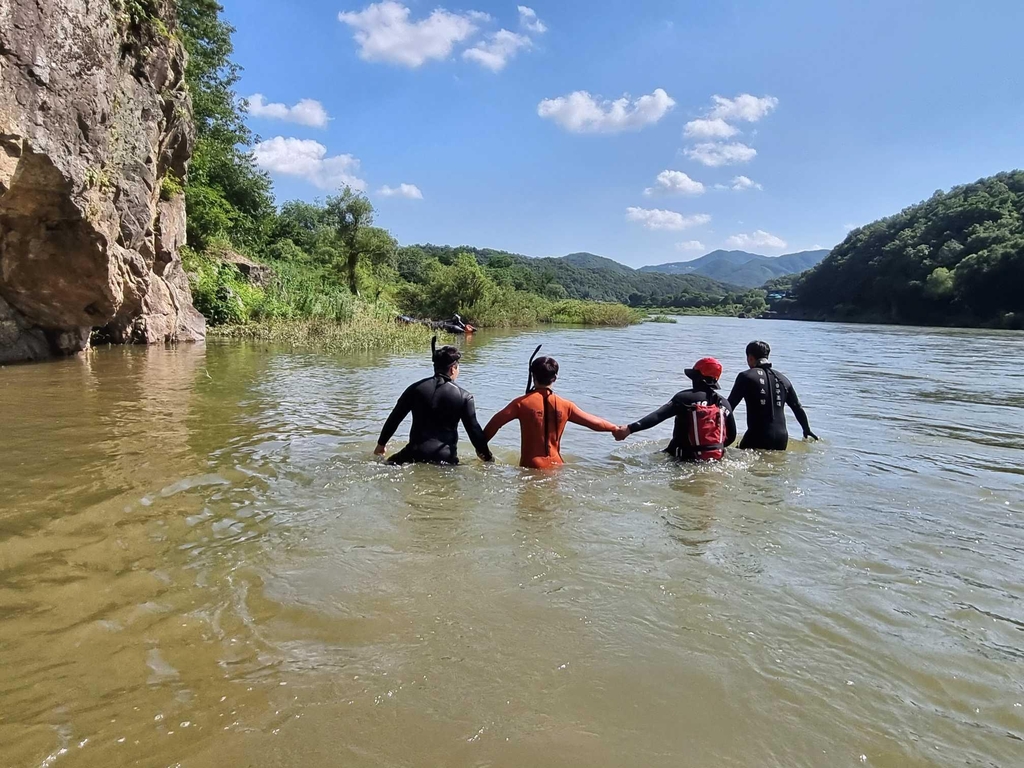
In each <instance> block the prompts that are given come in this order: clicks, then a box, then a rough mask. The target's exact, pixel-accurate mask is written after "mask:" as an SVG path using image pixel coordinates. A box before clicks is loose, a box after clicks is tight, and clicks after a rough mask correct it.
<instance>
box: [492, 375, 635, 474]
mask: <svg viewBox="0 0 1024 768" xmlns="http://www.w3.org/2000/svg"><path fill="white" fill-rule="evenodd" d="M530 373H531V374H533V381H534V382H535V383H536V386H535V387H534V388H533V389H532V390H531V391H530V392H528V393H527V394H525V395H524V396H522V397H517V398H516V399H515V400H513V401H512V402H511V403H509V404H508V405H506V406H505V407H504V408H503V409H502V410H500V411H499V412H498V413H496V414H494V417H493V418H492V419H491V420H490V422H488V424H487V426H486V427H485V428H484V439H485V440H487V441H490V440H491V439H493V438H494V436H495V435H496V434H497V433H498V430H499V429H501V428H502V427H503V426H505V425H506V424H508V423H509V422H510V421H513V420H515V419H518V420H519V430H520V434H521V440H522V447H521V450H520V457H519V466H521V467H528V468H531V469H548V468H549V467H557V466H559V465H561V464H564V463H565V462H564V461H563V460H562V456H561V454H560V453H559V451H560V449H561V442H562V433H563V432H564V431H565V425H566V424H568V423H569V422H570V421H571V422H572V423H573V424H579V425H581V426H584V427H587V428H588V429H592V430H594V431H595V432H614V431H615V430H616V429H618V427H616V425H614V424H612V423H611V422H610V421H605V420H604V419H599V418H597V417H596V416H591V415H590V414H589V413H586V412H585V411H582V410H580V409H579V408H578V407H576V404H575V403H573V402H570V401H569V400H566V399H564V398H561V397H559V396H558V395H556V394H555V393H554V392H552V391H551V385H552V384H554V383H555V381H556V380H557V379H558V363H557V362H556V361H555V360H554V359H552V358H550V357H538V358H537V359H536V360H534V361H533V362H532V363H531V364H530Z"/></svg>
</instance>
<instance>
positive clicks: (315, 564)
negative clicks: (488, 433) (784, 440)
mask: <svg viewBox="0 0 1024 768" xmlns="http://www.w3.org/2000/svg"><path fill="white" fill-rule="evenodd" d="M754 337H764V338H766V339H767V340H769V341H770V342H771V343H772V345H773V347H774V348H775V350H776V351H775V355H774V358H775V359H776V365H777V366H778V368H779V369H780V370H782V371H784V372H785V373H786V374H788V375H789V376H790V377H791V378H792V379H793V381H794V383H795V384H796V386H797V389H798V390H799V392H800V395H801V397H802V399H803V401H804V404H805V406H806V407H807V410H808V413H809V415H810V418H811V423H812V426H813V427H814V429H815V431H816V432H817V433H818V434H819V435H820V436H821V437H822V438H824V440H823V442H821V443H818V444H813V445H807V444H804V443H802V442H800V441H795V442H794V443H793V444H792V445H791V447H790V450H789V451H788V452H786V453H784V454H775V455H766V454H757V453H744V454H741V453H739V452H733V453H731V454H730V456H729V458H728V459H727V461H725V462H724V463H723V464H721V465H719V466H715V467H711V468H708V467H686V466H678V465H675V464H673V463H672V462H670V461H668V460H666V459H665V458H664V457H663V456H661V455H658V453H657V450H658V448H660V447H661V446H663V445H664V444H665V443H666V442H667V439H668V435H669V433H670V425H668V424H666V425H662V426H661V427H659V428H657V429H655V430H652V431H651V432H648V433H644V434H643V435H638V436H636V437H634V438H631V439H630V440H629V441H628V442H626V443H622V444H617V443H615V442H614V441H613V440H612V439H611V437H610V436H608V435H603V434H595V433H590V432H587V431H585V430H582V429H581V428H578V427H573V426H571V425H570V427H569V430H568V431H567V433H566V437H565V440H564V442H563V449H564V454H565V455H566V458H567V460H568V461H569V463H568V464H567V466H565V467H564V468H562V469H561V470H560V471H558V472H553V473H535V472H529V471H525V470H520V469H518V468H517V467H516V466H515V462H516V458H517V445H518V435H517V430H516V429H515V428H514V426H510V427H508V428H506V429H505V431H503V432H502V433H501V435H499V438H498V439H497V440H496V441H495V450H496V453H497V455H498V458H499V463H498V464H497V465H494V466H484V465H482V464H480V463H479V462H478V461H477V460H476V459H475V458H473V459H472V460H467V461H465V463H464V464H463V465H462V466H460V467H458V468H442V469H439V468H435V467H423V466H413V467H403V468H396V467H389V466H384V465H382V464H379V463H377V462H376V461H374V460H373V458H372V455H371V452H372V449H373V446H374V444H375V442H376V436H377V433H378V431H379V428H380V425H381V422H382V421H383V419H384V417H385V416H386V415H387V412H388V411H389V409H390V407H391V406H392V404H393V403H394V400H395V399H396V398H397V396H398V395H399V394H400V392H401V390H402V389H403V388H404V386H405V385H407V384H408V383H410V382H412V381H413V380H415V379H416V378H419V377H421V376H424V375H426V374H427V372H428V368H429V359H428V356H427V355H426V354H425V353H422V354H412V355H397V356H396V355H371V356H361V357H343V356H332V355H323V354H311V353H303V352H294V351H289V350H285V349H275V348H268V347H265V346H259V345H241V344H233V345H227V344H213V343H211V344H210V345H208V346H206V347H205V348H202V347H179V348H177V349H173V350H164V349H143V348H130V349H129V348H116V349H104V350H98V351H96V352H94V353H92V354H91V355H90V356H89V357H88V358H86V359H84V360H65V361H59V362H54V363H49V364H44V365H34V366H13V367H8V368H3V369H0V766H4V767H6V766H61V765H68V766H97V767H99V766H103V767H104V768H109V767H110V766H121V765H139V766H185V767H191V766H197V767H198V766H217V767H218V768H220V767H223V766H255V767H261V766H346V767H349V766H403V767H404V766H409V767H412V766H453V767H461V766H522V767H524V768H525V767H527V766H588V767H601V766H608V767H609V768H610V767H611V766H616V767H618V766H637V767H641V766H642V767H645V768H646V767H660V766H665V767H666V768H667V767H669V766H672V767H673V768H676V767H678V766H709V767H716V768H718V767H721V766H744V767H750V766H861V765H868V766H889V767H891V768H906V767H917V766H922V767H923V766H1004V767H1006V768H1014V767H1017V766H1022V765H1024V741H1022V739H1024V707H1022V705H1024V435H1022V432H1024V367H1022V366H1021V364H1020V360H1021V357H1022V352H1024V336H1022V335H1021V334H1012V333H996V332H987V331H967V330H934V329H916V328H915V329H909V328H883V327H868V326H864V327H856V326H843V325H817V324H809V323H808V324H800V323H784V322H770V321H765V322H760V321H743V320H727V319H711V318H707V319H705V318H688V319H681V321H680V322H679V323H678V324H676V325H655V324H650V325H642V326H637V327H633V328H628V329H622V330H583V329H554V330H541V331H536V332H528V333H520V334H509V335H498V334H496V335H481V336H478V337H477V338H476V339H474V340H473V341H472V343H471V344H469V345H468V346H466V356H465V359H464V364H463V369H462V378H461V379H460V382H459V383H460V384H462V385H464V386H465V387H467V388H468V389H470V390H471V391H473V392H474V393H475V395H476V401H477V406H478V408H479V410H480V412H481V415H482V418H483V419H486V418H487V417H489V415H490V414H491V413H493V412H494V411H495V410H497V409H498V408H500V407H501V406H503V405H504V404H505V403H506V402H507V401H508V400H509V399H511V398H512V397H514V396H516V395H517V394H520V393H521V391H522V387H523V386H524V385H525V378H526V375H525V374H526V370H525V363H526V359H527V357H528V356H529V353H530V352H531V351H532V350H533V347H534V346H536V345H537V344H538V343H543V344H544V350H545V353H546V354H550V355H552V356H554V357H556V358H558V359H559V361H560V363H561V366H562V377H561V380H560V381H559V385H558V391H559V393H560V394H562V395H564V396H566V397H569V398H570V399H572V400H574V401H576V402H577V404H578V405H580V406H581V407H582V408H584V409H586V410H588V411H590V412H592V413H595V414H598V415H600V416H604V417H606V418H608V419H610V420H612V421H615V422H617V423H624V422H629V421H632V420H634V419H636V418H638V417H640V416H642V415H644V414H645V413H647V412H648V411H649V410H653V408H654V407H656V406H658V405H660V404H661V403H663V402H665V401H666V400H667V399H668V398H669V397H670V396H671V394H673V393H674V392H675V391H676V390H677V389H680V388H682V369H683V368H684V367H686V366H688V365H690V364H692V362H693V361H694V360H695V359H696V358H697V357H700V356H703V355H705V354H713V355H716V356H718V357H719V358H720V359H722V361H723V362H724V363H725V366H726V373H725V377H724V378H725V379H726V380H728V381H730V382H731V380H732V378H733V377H735V375H736V374H737V373H738V372H739V370H740V366H741V365H742V364H743V348H744V346H745V344H746V342H747V341H749V340H751V338H754ZM743 415H744V411H743V409H742V407H741V409H740V413H739V417H740V420H741V423H742V420H743ZM791 426H792V425H791ZM407 428H408V425H406V426H405V427H403V430H402V431H400V433H399V434H400V436H404V435H405V434H407ZM462 446H463V451H462V453H463V456H464V457H466V456H472V451H471V450H470V449H469V445H468V443H466V442H465V441H464V442H463V444H462ZM392 447H393V448H398V447H400V442H399V441H398V440H396V441H395V442H394V443H393V444H392Z"/></svg>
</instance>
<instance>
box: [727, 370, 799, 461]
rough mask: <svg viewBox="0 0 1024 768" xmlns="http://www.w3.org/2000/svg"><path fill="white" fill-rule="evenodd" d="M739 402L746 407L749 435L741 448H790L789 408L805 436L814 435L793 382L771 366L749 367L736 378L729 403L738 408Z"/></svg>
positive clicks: (741, 443) (744, 438) (782, 449)
mask: <svg viewBox="0 0 1024 768" xmlns="http://www.w3.org/2000/svg"><path fill="white" fill-rule="evenodd" d="M740 401H743V402H745V403H746V404H747V433H746V434H745V435H744V436H743V440H742V441H741V442H740V448H759V449H761V450H768V451H784V450H786V447H787V446H788V445H789V432H788V431H787V430H786V406H787V405H788V406H789V407H790V408H792V409H793V414H794V415H795V416H796V420H797V421H799V422H800V426H801V427H803V430H804V435H805V436H806V435H809V434H810V433H811V426H810V424H809V423H808V421H807V414H806V413H805V412H804V409H803V406H801V405H800V398H799V397H797V395H796V390H795V389H794V388H793V383H792V382H791V381H790V380H789V379H787V378H786V377H785V376H783V375H782V374H781V373H779V372H778V371H775V370H773V369H772V364H771V363H767V362H765V363H761V364H760V365H758V366H757V368H750V369H749V370H746V371H744V372H743V373H741V374H740V375H739V376H737V377H736V384H735V385H734V386H733V388H732V393H731V394H730V395H729V403H730V404H731V405H732V407H733V408H735V407H736V406H737V405H739V404H740Z"/></svg>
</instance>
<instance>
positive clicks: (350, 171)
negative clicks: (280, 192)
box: [252, 136, 366, 192]
mask: <svg viewBox="0 0 1024 768" xmlns="http://www.w3.org/2000/svg"><path fill="white" fill-rule="evenodd" d="M252 153H253V156H254V157H255V158H256V163H257V164H258V165H259V166H260V168H263V169H264V170H267V171H270V172H271V173H280V174H284V175H286V176H297V177H299V178H302V179H305V180H306V181H308V182H310V183H311V184H313V185H314V186H316V187H318V188H320V189H325V190H332V191H333V190H336V189H339V188H341V187H346V186H348V187H352V189H354V190H356V191H359V192H361V191H363V190H365V189H366V182H365V181H363V180H362V179H360V178H359V177H357V176H356V175H355V174H357V173H359V160H357V159H356V158H354V157H353V156H352V155H335V156H334V157H328V156H327V147H325V146H324V145H323V144H321V143H320V142H318V141H313V140H311V139H286V138H285V137H283V136H277V137H275V138H273V139H270V140H268V141H261V142H260V143H259V144H257V145H256V146H255V147H253V149H252Z"/></svg>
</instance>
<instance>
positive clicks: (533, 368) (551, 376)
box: [530, 357, 558, 387]
mask: <svg viewBox="0 0 1024 768" xmlns="http://www.w3.org/2000/svg"><path fill="white" fill-rule="evenodd" d="M530 373H532V374H533V380H534V382H535V383H536V385H537V386H538V387H550V386H551V385H552V384H553V383H554V381H555V379H557V378H558V361H557V360H555V359H554V358H553V357H538V358H537V359H536V360H534V361H533V363H532V364H531V365H530Z"/></svg>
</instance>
